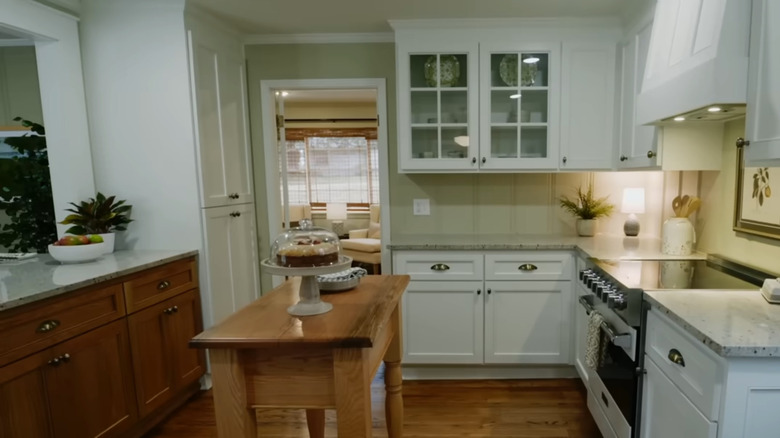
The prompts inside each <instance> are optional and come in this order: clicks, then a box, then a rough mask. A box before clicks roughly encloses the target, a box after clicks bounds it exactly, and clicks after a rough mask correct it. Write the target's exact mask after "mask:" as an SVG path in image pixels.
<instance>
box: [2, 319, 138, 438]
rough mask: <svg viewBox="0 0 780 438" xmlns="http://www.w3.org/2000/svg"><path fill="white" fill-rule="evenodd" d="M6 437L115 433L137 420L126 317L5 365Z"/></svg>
mask: <svg viewBox="0 0 780 438" xmlns="http://www.w3.org/2000/svg"><path fill="white" fill-rule="evenodd" d="M0 418H1V419H0V437H3V438H10V437H19V438H22V437H24V438H32V437H57V438H60V437H63V438H64V437H73V438H81V437H98V436H99V437H114V436H121V434H122V433H123V432H125V431H127V430H128V429H129V428H130V427H131V426H132V425H133V424H134V423H135V421H136V420H137V418H138V411H137V409H136V403H135V399H134V392H133V376H132V369H131V367H130V352H129V350H128V341H127V326H126V324H125V322H124V321H123V320H119V321H115V322H113V323H111V324H108V325H106V326H103V327H101V328H99V329H96V330H92V331H90V332H87V333H85V334H83V335H81V336H77V337H75V338H73V339H71V340H69V341H67V342H64V343H62V344H59V345H56V346H54V347H52V348H49V349H47V350H44V351H42V352H40V353H38V354H35V355H33V356H31V357H28V358H26V359H23V360H21V361H18V362H15V363H13V364H11V365H8V366H6V367H3V368H2V370H1V371H0Z"/></svg>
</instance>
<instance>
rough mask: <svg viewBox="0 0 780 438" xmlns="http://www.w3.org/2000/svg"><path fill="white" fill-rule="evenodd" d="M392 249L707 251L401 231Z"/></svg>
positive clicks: (618, 256) (641, 242)
mask: <svg viewBox="0 0 780 438" xmlns="http://www.w3.org/2000/svg"><path fill="white" fill-rule="evenodd" d="M387 248H389V249H391V250H396V251H399V250H453V251H457V250H545V249H549V250H556V249H570V250H579V251H581V252H582V253H583V254H584V256H585V257H594V258H599V259H604V260H647V259H650V260H703V259H706V254H704V253H700V252H695V253H693V254H691V255H689V256H676V255H675V256H672V255H665V254H661V239H658V238H654V237H626V236H622V235H612V234H597V235H596V236H594V237H577V236H556V235H522V234H485V235H459V234H450V235H447V234H440V235H419V234H409V235H399V236H393V238H392V241H391V242H390V244H388V245H387Z"/></svg>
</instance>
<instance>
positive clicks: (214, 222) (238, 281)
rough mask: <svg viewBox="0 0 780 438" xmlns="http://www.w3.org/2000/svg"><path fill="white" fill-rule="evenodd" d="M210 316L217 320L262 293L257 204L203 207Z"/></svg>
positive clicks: (213, 320) (212, 322) (213, 321)
mask: <svg viewBox="0 0 780 438" xmlns="http://www.w3.org/2000/svg"><path fill="white" fill-rule="evenodd" d="M203 214H204V223H205V224H206V229H205V232H206V239H205V240H206V249H205V257H206V264H205V266H208V273H207V276H208V285H209V288H208V290H209V297H208V299H209V301H208V302H204V307H206V306H207V305H208V306H209V307H210V309H211V312H210V313H211V320H210V321H209V319H208V317H207V318H206V324H207V325H208V324H209V322H210V323H211V324H215V323H218V322H219V321H221V320H222V319H224V318H225V317H227V316H229V315H230V314H232V313H233V312H235V311H236V310H238V309H240V308H241V307H244V306H246V305H247V304H249V303H250V302H252V301H254V300H256V299H257V298H259V296H260V276H259V266H260V265H259V262H258V257H257V236H256V228H255V209H254V204H241V205H232V206H225V207H216V208H207V209H204V210H203Z"/></svg>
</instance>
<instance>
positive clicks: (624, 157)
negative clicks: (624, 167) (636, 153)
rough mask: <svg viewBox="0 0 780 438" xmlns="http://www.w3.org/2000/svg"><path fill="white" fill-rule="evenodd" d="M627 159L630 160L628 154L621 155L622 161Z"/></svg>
mask: <svg viewBox="0 0 780 438" xmlns="http://www.w3.org/2000/svg"><path fill="white" fill-rule="evenodd" d="M626 160H628V157H627V156H625V155H621V156H620V161H626Z"/></svg>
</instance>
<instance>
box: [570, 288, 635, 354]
mask: <svg viewBox="0 0 780 438" xmlns="http://www.w3.org/2000/svg"><path fill="white" fill-rule="evenodd" d="M588 298H590V299H591V300H592V299H593V297H590V296H588V295H582V296H580V297H579V299H578V300H579V302H580V304H581V305H582V307H584V308H585V314H586V315H590V314H591V313H593V310H595V309H594V308H593V304H592V303H591V302H590V300H588ZM601 331H602V332H604V334H605V335H607V338H609V342H611V343H613V344H615V345H617V346H618V347H623V348H631V334H629V333H615V329H613V328H612V326H611V325H609V323H608V322H607V321H603V322H602V323H601Z"/></svg>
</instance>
